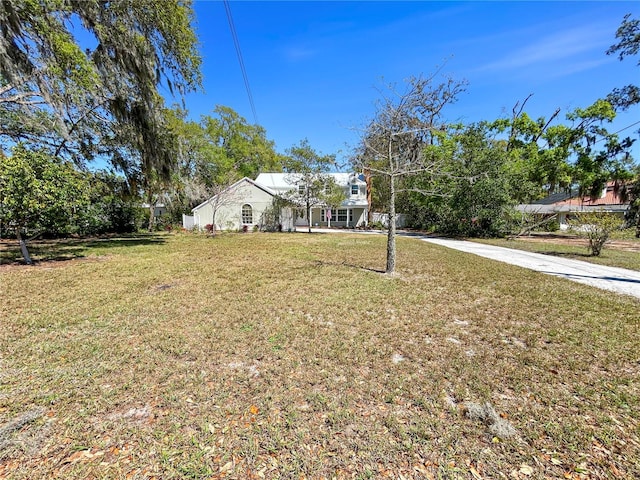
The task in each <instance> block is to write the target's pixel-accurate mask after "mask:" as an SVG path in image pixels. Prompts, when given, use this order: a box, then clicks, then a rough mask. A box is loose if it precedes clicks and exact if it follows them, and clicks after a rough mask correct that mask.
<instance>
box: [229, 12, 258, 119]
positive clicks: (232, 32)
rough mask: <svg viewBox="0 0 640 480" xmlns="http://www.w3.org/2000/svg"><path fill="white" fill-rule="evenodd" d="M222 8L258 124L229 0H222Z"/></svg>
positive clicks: (254, 117)
mask: <svg viewBox="0 0 640 480" xmlns="http://www.w3.org/2000/svg"><path fill="white" fill-rule="evenodd" d="M223 3H224V9H225V10H226V11H227V20H229V29H230V30H231V36H232V37H233V44H234V45H235V47H236V53H237V54H238V62H239V63H240V70H241V71H242V78H243V79H244V87H245V88H246V90H247V96H248V97H249V104H250V105H251V112H252V113H253V121H254V122H255V124H256V125H258V115H257V114H256V106H255V105H254V103H253V95H252V94H251V88H250V87H249V77H248V76H247V70H246V69H245V68H244V60H242V51H241V50H240V42H238V35H237V34H236V27H235V25H234V24H233V17H232V16H231V6H230V5H229V0H223Z"/></svg>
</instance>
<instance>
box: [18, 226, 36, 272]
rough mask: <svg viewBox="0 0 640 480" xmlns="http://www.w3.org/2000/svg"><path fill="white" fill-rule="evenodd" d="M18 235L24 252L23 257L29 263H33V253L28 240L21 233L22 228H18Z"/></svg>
mask: <svg viewBox="0 0 640 480" xmlns="http://www.w3.org/2000/svg"><path fill="white" fill-rule="evenodd" d="M16 236H17V237H18V242H20V251H21V252H22V258H24V261H25V263H26V264H27V265H33V260H31V255H29V249H28V248H27V240H26V239H24V238H23V237H22V234H21V233H20V229H19V228H18V229H16Z"/></svg>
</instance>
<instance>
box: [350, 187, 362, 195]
mask: <svg viewBox="0 0 640 480" xmlns="http://www.w3.org/2000/svg"><path fill="white" fill-rule="evenodd" d="M358 193H360V187H359V186H358V185H351V195H358Z"/></svg>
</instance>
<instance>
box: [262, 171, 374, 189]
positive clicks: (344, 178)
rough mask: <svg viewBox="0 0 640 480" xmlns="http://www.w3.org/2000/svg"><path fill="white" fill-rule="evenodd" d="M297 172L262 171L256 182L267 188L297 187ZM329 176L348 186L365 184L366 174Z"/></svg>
mask: <svg viewBox="0 0 640 480" xmlns="http://www.w3.org/2000/svg"><path fill="white" fill-rule="evenodd" d="M296 175H298V174H296V173H295V172H291V173H261V174H260V175H258V177H257V178H256V183H257V184H260V185H264V186H265V187H267V188H270V189H273V190H291V189H292V188H295V187H296V185H297V183H296ZM326 175H327V176H330V177H332V178H333V179H334V180H335V182H336V184H338V185H340V186H342V187H347V186H348V185H350V184H353V183H357V184H364V183H365V182H364V176H363V175H362V174H357V173H327V174H326Z"/></svg>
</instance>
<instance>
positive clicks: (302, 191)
mask: <svg viewBox="0 0 640 480" xmlns="http://www.w3.org/2000/svg"><path fill="white" fill-rule="evenodd" d="M304 190H305V189H304V184H302V183H301V184H300V185H298V194H299V195H304Z"/></svg>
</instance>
